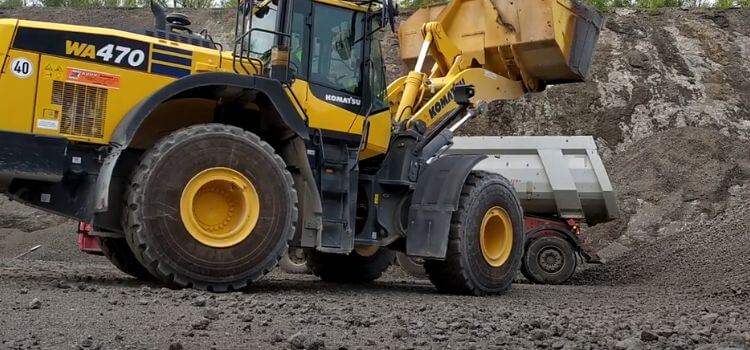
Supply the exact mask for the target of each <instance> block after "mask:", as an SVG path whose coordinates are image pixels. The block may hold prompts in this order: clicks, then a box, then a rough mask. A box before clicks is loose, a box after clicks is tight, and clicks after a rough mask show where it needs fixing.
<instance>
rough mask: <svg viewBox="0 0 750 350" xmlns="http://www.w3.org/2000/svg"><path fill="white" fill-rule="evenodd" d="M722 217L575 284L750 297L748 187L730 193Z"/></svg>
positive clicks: (643, 246) (644, 246) (636, 251)
mask: <svg viewBox="0 0 750 350" xmlns="http://www.w3.org/2000/svg"><path fill="white" fill-rule="evenodd" d="M729 192H730V193H729V199H728V201H727V209H726V211H724V212H723V213H721V214H719V215H717V216H715V217H714V218H712V219H709V220H706V221H704V222H702V223H697V224H695V225H692V226H691V227H690V228H689V229H687V230H685V231H683V232H681V233H678V234H674V235H670V236H668V237H664V238H662V239H659V240H657V241H655V242H653V243H649V242H642V243H639V244H636V245H635V246H634V247H633V249H632V250H631V253H629V254H627V255H625V256H623V257H621V258H619V259H616V260H614V261H612V262H610V263H608V264H606V265H602V266H599V267H596V268H592V269H589V270H586V271H583V272H582V273H580V274H578V275H577V276H575V277H574V281H573V282H574V283H575V284H613V285H618V284H633V283H637V284H646V285H654V286H660V287H671V288H679V289H683V290H691V291H697V292H699V293H701V294H705V295H709V296H732V297H740V298H747V297H748V295H750V222H749V221H748V220H747V218H748V213H749V212H750V186H748V185H744V186H735V187H732V188H731V189H730V191H729Z"/></svg>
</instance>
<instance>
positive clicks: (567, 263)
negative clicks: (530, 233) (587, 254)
mask: <svg viewBox="0 0 750 350" xmlns="http://www.w3.org/2000/svg"><path fill="white" fill-rule="evenodd" d="M576 265H577V261H576V253H575V250H574V248H573V246H572V245H571V244H570V243H569V242H568V241H567V240H565V238H563V237H560V236H558V235H546V236H542V237H540V238H537V239H535V240H533V241H531V242H530V243H529V244H528V246H527V248H526V253H525V254H524V256H523V265H522V266H521V273H523V275H524V277H526V278H527V279H528V280H529V281H531V282H533V283H538V284H561V283H565V281H567V280H568V279H569V278H570V277H571V276H573V273H574V272H575V271H576Z"/></svg>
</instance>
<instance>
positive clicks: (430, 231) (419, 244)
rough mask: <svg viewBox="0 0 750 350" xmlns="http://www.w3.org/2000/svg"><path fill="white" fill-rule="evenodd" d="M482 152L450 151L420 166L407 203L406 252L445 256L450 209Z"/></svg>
mask: <svg viewBox="0 0 750 350" xmlns="http://www.w3.org/2000/svg"><path fill="white" fill-rule="evenodd" d="M485 158H486V156H484V155H449V156H444V157H441V158H438V159H437V160H436V161H434V162H432V163H430V164H429V165H428V166H427V167H426V169H424V170H422V172H421V173H420V175H419V179H418V180H417V185H416V189H415V190H414V195H413V197H412V202H411V206H410V207H409V227H408V229H407V233H406V254H407V255H409V256H417V257H424V258H437V259H442V258H445V254H446V250H447V248H448V235H449V233H450V224H451V218H452V216H453V212H454V211H456V209H458V200H459V197H460V196H461V189H462V188H463V185H464V182H466V178H467V177H468V176H469V173H470V172H471V170H472V169H473V168H474V166H475V165H476V164H477V163H479V162H481V161H482V160H484V159H485Z"/></svg>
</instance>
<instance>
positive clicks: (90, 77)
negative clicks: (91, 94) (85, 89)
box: [68, 68, 120, 89]
mask: <svg viewBox="0 0 750 350" xmlns="http://www.w3.org/2000/svg"><path fill="white" fill-rule="evenodd" d="M68 82H69V83H76V84H83V85H89V86H96V87H101V88H105V89H119V88H120V76H119V75H115V74H109V73H101V72H94V71H90V70H84V69H79V68H68Z"/></svg>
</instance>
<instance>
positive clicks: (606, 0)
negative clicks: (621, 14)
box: [587, 0, 750, 10]
mask: <svg viewBox="0 0 750 350" xmlns="http://www.w3.org/2000/svg"><path fill="white" fill-rule="evenodd" d="M587 1H588V2H589V3H591V4H592V5H594V6H596V7H597V8H599V9H608V8H616V7H633V8H642V9H649V10H656V9H659V8H662V7H697V8H709V7H713V8H730V7H750V0H714V1H710V0H587Z"/></svg>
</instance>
